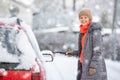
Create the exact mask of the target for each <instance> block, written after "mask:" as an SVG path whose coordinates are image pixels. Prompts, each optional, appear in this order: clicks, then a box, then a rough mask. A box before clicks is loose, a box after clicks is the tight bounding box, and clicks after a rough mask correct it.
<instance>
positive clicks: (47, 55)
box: [42, 53, 54, 62]
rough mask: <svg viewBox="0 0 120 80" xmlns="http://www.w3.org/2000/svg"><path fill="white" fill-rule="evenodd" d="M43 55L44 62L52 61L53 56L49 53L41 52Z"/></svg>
mask: <svg viewBox="0 0 120 80" xmlns="http://www.w3.org/2000/svg"><path fill="white" fill-rule="evenodd" d="M42 55H43V56H44V59H45V61H46V62H52V61H53V59H54V58H53V56H52V55H51V54H47V53H44V54H42Z"/></svg>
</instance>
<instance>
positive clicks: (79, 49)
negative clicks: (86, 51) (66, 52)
mask: <svg viewBox="0 0 120 80" xmlns="http://www.w3.org/2000/svg"><path fill="white" fill-rule="evenodd" d="M81 38H82V34H79V38H78V50H74V51H73V54H74V56H77V57H79V55H80V52H81V48H82V47H81Z"/></svg>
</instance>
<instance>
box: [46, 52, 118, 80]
mask: <svg viewBox="0 0 120 80" xmlns="http://www.w3.org/2000/svg"><path fill="white" fill-rule="evenodd" d="M106 66H107V73H108V80H120V78H119V77H120V62H119V63H118V62H113V61H111V60H106ZM46 69H47V80H76V73H77V71H76V70H77V58H75V57H67V56H64V55H61V54H56V56H55V57H54V61H53V62H51V63H46Z"/></svg>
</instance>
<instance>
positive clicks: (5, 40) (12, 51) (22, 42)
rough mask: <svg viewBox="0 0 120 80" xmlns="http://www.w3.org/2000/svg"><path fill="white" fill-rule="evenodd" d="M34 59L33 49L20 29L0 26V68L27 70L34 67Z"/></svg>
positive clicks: (5, 25) (15, 26)
mask: <svg viewBox="0 0 120 80" xmlns="http://www.w3.org/2000/svg"><path fill="white" fill-rule="evenodd" d="M35 59H36V55H35V52H34V49H33V48H32V46H31V44H30V42H29V40H28V38H27V36H26V34H25V33H24V31H23V30H22V28H19V26H18V25H14V26H11V25H9V24H4V25H0V68H5V69H26V70H29V69H30V68H31V67H32V66H34V65H36V62H35ZM5 65H6V66H5Z"/></svg>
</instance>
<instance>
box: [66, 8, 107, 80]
mask: <svg viewBox="0 0 120 80" xmlns="http://www.w3.org/2000/svg"><path fill="white" fill-rule="evenodd" d="M79 20H80V23H81V24H80V35H79V43H78V45H79V50H78V51H77V52H76V51H68V52H66V54H68V55H71V54H73V55H75V54H76V53H78V54H79V60H78V74H77V80H107V73H106V66H105V62H104V59H103V57H102V53H103V52H102V35H101V28H102V26H101V24H100V23H94V22H92V14H91V11H90V10H89V9H87V8H83V9H81V10H80V12H79Z"/></svg>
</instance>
